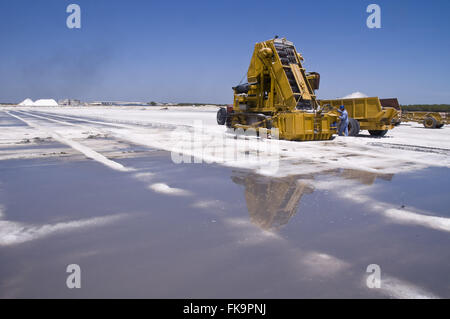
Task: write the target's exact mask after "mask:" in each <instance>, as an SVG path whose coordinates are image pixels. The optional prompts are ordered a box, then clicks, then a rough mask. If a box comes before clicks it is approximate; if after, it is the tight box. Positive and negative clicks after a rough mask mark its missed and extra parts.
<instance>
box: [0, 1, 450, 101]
mask: <svg viewBox="0 0 450 319" xmlns="http://www.w3.org/2000/svg"><path fill="white" fill-rule="evenodd" d="M70 3H76V4H79V5H80V6H81V10H82V17H81V19H82V28H81V29H80V30H70V29H68V28H67V27H66V18H67V16H68V14H67V13H66V7H67V5H68V4H70ZM371 3H377V4H379V5H380V6H381V11H382V12H381V18H382V28H381V29H368V28H367V27H366V18H367V16H368V14H367V13H366V7H367V5H369V4H371ZM0 15H1V18H0V40H1V46H0V101H3V102H17V101H21V100H22V99H24V98H26V97H30V98H32V99H37V98H55V99H59V98H79V99H82V100H142V101H153V100H154V101H173V102H182V101H191V102H196V101H199V102H217V103H230V102H231V101H232V90H231V86H233V85H235V84H237V83H238V82H239V81H240V79H241V78H242V76H243V75H244V74H245V72H246V71H247V68H248V64H249V62H250V57H251V54H252V52H253V47H254V44H255V43H256V42H259V41H264V40H267V39H270V38H272V37H273V36H274V35H276V34H277V35H279V36H280V37H286V38H288V39H289V40H291V41H293V42H294V43H295V45H296V47H297V50H298V51H300V52H301V53H302V54H303V56H304V57H305V67H306V68H307V70H309V71H317V72H320V73H321V75H322V81H321V88H320V90H319V92H318V93H319V97H321V98H336V97H341V96H344V95H347V94H349V93H352V92H354V91H361V92H363V93H365V94H367V95H370V96H380V97H398V98H399V99H400V102H401V103H403V104H412V103H450V19H449V18H448V17H449V15H450V1H448V0H442V1H438V0H430V1H423V0H420V1H416V0H411V1H401V0H396V1H393V0H389V1H379V0H371V1H362V0H345V1H335V0H331V1H321V0H317V1H301V0H291V1H284V0H278V1H264V0H259V1H255V0H240V1H234V0H233V1H220V0H210V1H195V0H191V1H186V0H183V1H170V0H166V1H151V0H128V1H125V0H71V1H66V0H28V1H25V0H8V1H7V0H2V1H1V2H0Z"/></svg>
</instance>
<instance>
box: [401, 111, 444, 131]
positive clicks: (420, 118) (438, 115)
mask: <svg viewBox="0 0 450 319" xmlns="http://www.w3.org/2000/svg"><path fill="white" fill-rule="evenodd" d="M402 122H417V123H422V124H423V126H425V127H426V128H442V127H443V126H444V125H445V124H450V113H446V112H403V113H402Z"/></svg>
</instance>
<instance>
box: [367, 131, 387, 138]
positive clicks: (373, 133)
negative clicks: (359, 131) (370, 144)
mask: <svg viewBox="0 0 450 319" xmlns="http://www.w3.org/2000/svg"><path fill="white" fill-rule="evenodd" d="M387 132H388V130H369V134H370V135H372V136H378V137H383V136H385V135H386V133H387Z"/></svg>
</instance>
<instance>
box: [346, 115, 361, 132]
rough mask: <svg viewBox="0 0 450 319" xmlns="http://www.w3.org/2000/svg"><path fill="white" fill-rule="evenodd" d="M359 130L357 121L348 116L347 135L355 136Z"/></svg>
mask: <svg viewBox="0 0 450 319" xmlns="http://www.w3.org/2000/svg"><path fill="white" fill-rule="evenodd" d="M360 130H361V128H360V126H359V122H358V121H357V120H355V119H354V118H351V117H349V118H348V136H357V135H358V134H359V131H360Z"/></svg>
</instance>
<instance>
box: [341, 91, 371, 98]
mask: <svg viewBox="0 0 450 319" xmlns="http://www.w3.org/2000/svg"><path fill="white" fill-rule="evenodd" d="M360 97H368V96H367V95H365V94H364V93H361V92H353V93H352V94H349V95H346V96H344V97H342V98H341V99H357V98H360Z"/></svg>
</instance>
